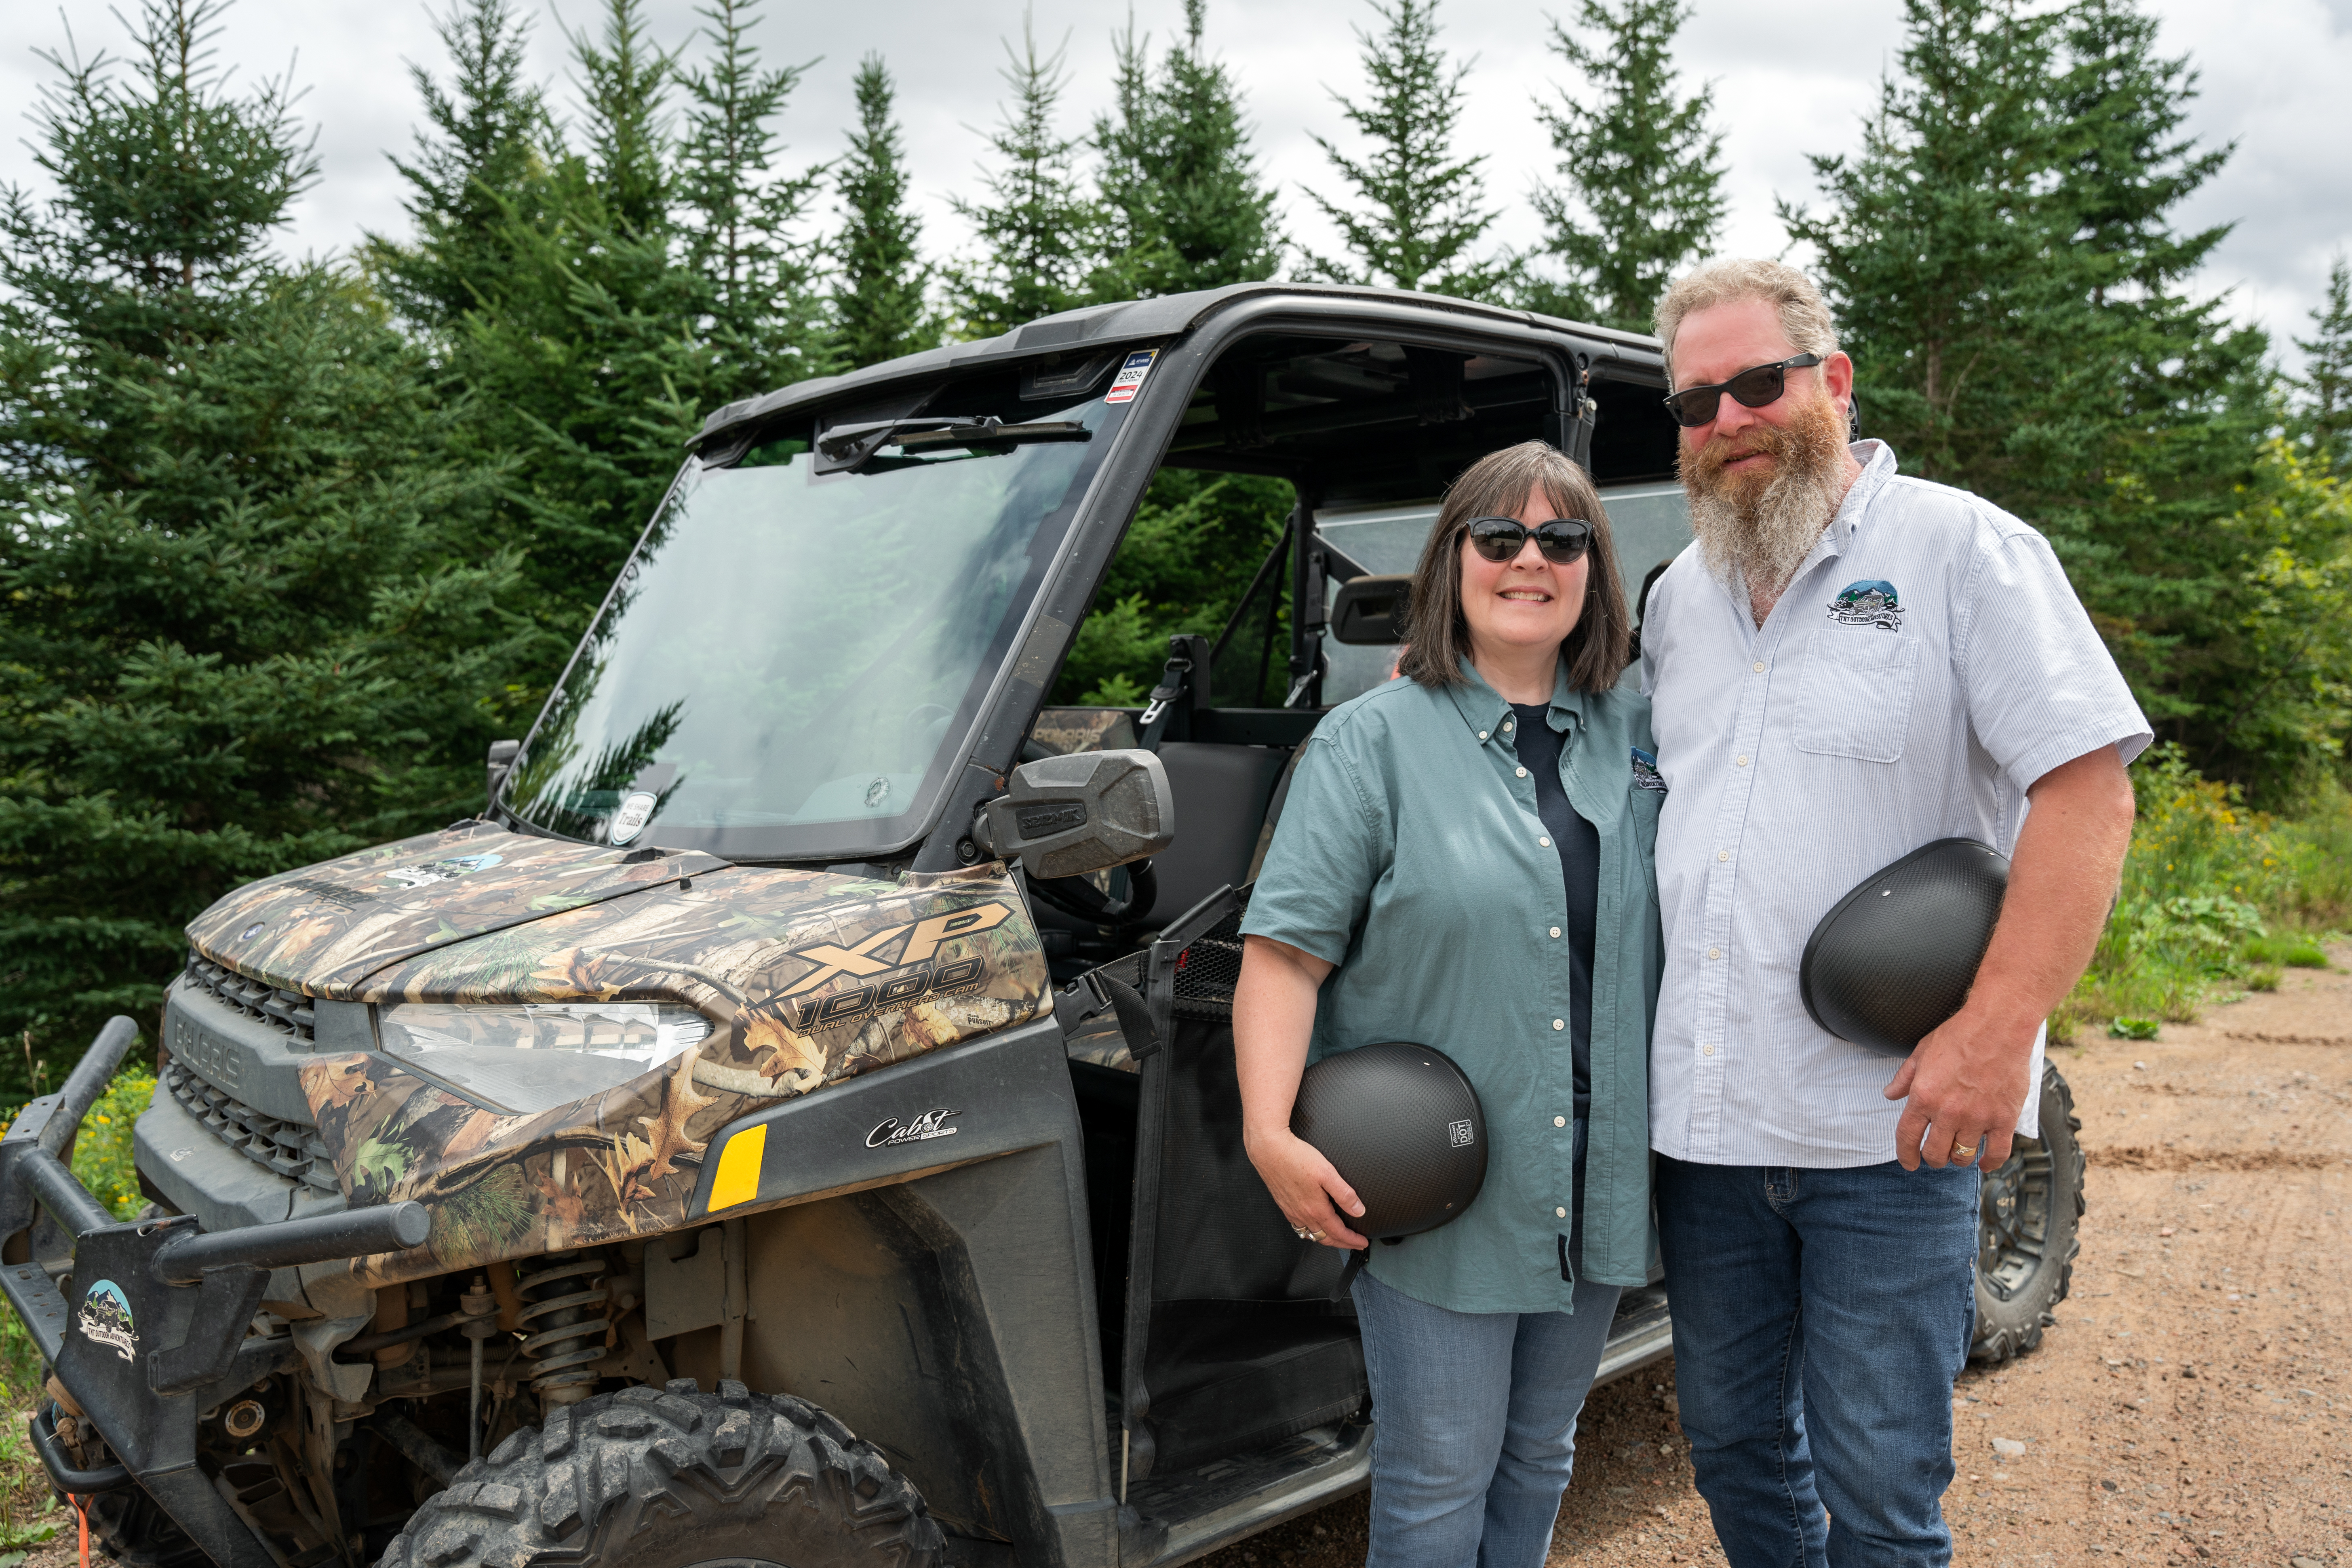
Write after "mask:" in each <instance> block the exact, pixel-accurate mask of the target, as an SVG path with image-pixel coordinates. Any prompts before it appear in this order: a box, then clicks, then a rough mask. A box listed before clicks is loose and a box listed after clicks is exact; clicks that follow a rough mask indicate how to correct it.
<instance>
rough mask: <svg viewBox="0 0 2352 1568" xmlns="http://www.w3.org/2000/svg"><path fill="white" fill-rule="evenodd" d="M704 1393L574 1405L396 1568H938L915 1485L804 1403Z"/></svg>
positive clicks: (435, 1512) (476, 1487) (726, 1389)
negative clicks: (757, 1567) (541, 1567)
mask: <svg viewBox="0 0 2352 1568" xmlns="http://www.w3.org/2000/svg"><path fill="white" fill-rule="evenodd" d="M946 1544H947V1543H946V1540H945V1538H944V1537H943V1536H942V1535H941V1533H940V1527H939V1525H938V1523H937V1522H936V1521H933V1520H932V1518H931V1517H930V1514H929V1511H927V1510H925V1508H924V1506H923V1500H922V1498H921V1496H920V1495H919V1494H918V1493H917V1491H916V1490H915V1489H914V1487H913V1485H912V1484H911V1483H909V1482H908V1480H907V1479H905V1478H904V1477H902V1476H900V1475H899V1474H898V1472H897V1471H895V1470H893V1469H892V1468H890V1466H889V1463H888V1462H887V1460H885V1459H884V1458H883V1457H882V1454H881V1451H880V1450H879V1449H877V1448H876V1447H874V1445H872V1444H871V1443H862V1442H859V1441H858V1440H857V1439H856V1437H854V1436H851V1435H850V1432H849V1429H848V1428H847V1427H845V1426H843V1425H842V1424H841V1423H840V1422H839V1421H836V1420H835V1419H834V1418H833V1417H832V1416H831V1415H826V1414H825V1413H824V1411H822V1410H819V1409H817V1408H816V1407H815V1406H814V1405H808V1404H806V1403H804V1402H803V1401H801V1400H798V1399H794V1398H792V1397H790V1396H788V1395H778V1394H753V1393H751V1392H750V1391H749V1390H748V1389H746V1388H745V1387H744V1386H743V1385H742V1384H740V1383H721V1384H719V1393H717V1394H704V1393H702V1392H700V1390H699V1389H698V1386H697V1385H696V1384H694V1382H693V1381H692V1380H691V1379H678V1380H676V1381H673V1382H672V1383H670V1384H668V1385H667V1387H666V1388H659V1389H656V1388H625V1389H623V1390H621V1391H620V1392H619V1393H617V1394H600V1395H598V1396H597V1397H595V1398H593V1399H588V1400H583V1402H581V1403H580V1404H578V1405H568V1406H566V1405H558V1406H556V1407H555V1409H554V1410H552V1411H551V1413H550V1415H549V1416H548V1419H547V1422H546V1425H545V1426H542V1427H541V1428H540V1429H538V1430H530V1429H528V1428H526V1429H525V1430H523V1431H520V1432H517V1433H516V1434H514V1436H511V1437H509V1438H508V1439H507V1440H506V1441H505V1442H503V1443H501V1444H499V1447H498V1448H497V1450H496V1451H495V1452H493V1453H492V1454H490V1455H489V1457H488V1458H485V1459H478V1460H476V1461H474V1462H473V1463H471V1464H469V1465H467V1467H466V1468H464V1469H462V1470H460V1471H458V1472H457V1480H456V1481H455V1483H454V1484H452V1485H451V1486H450V1487H449V1488H448V1489H447V1490H446V1491H442V1492H439V1493H436V1495H435V1496H434V1497H432V1498H431V1499H430V1500H427V1501H426V1502H425V1505H424V1506H423V1507H422V1508H419V1509H418V1510H416V1512H415V1514H414V1515H413V1516H412V1517H411V1518H410V1519H409V1521H408V1523H407V1525H406V1527H405V1528H404V1530H403V1531H402V1532H401V1534H400V1536H399V1537H398V1538H397V1539H396V1540H394V1542H393V1543H392V1544H391V1545H390V1546H389V1547H387V1548H385V1550H384V1554H383V1561H382V1563H381V1565H380V1568H477V1565H479V1568H521V1564H522V1563H525V1562H526V1561H527V1560H530V1559H531V1558H534V1557H540V1556H541V1555H542V1554H546V1555H547V1556H548V1558H549V1559H550V1560H552V1561H558V1562H562V1563H565V1564H568V1565H574V1568H623V1565H624V1564H625V1565H626V1568H690V1565H692V1564H695V1563H710V1562H713V1561H726V1562H730V1563H742V1564H749V1563H772V1564H777V1565H780V1568H852V1565H856V1568H883V1565H886V1564H887V1565H888V1568H933V1565H935V1564H937V1563H939V1562H940V1559H941V1558H942V1556H943V1555H944V1553H945V1548H946Z"/></svg>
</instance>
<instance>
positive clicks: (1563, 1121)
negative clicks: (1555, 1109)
mask: <svg viewBox="0 0 2352 1568" xmlns="http://www.w3.org/2000/svg"><path fill="white" fill-rule="evenodd" d="M1551 1124H1552V1125H1553V1126H1554V1127H1565V1126H1567V1125H1568V1118H1567V1117H1565V1116H1555V1117H1553V1118H1552V1119H1551Z"/></svg>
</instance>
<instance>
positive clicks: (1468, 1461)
mask: <svg viewBox="0 0 2352 1568" xmlns="http://www.w3.org/2000/svg"><path fill="white" fill-rule="evenodd" d="M1355 1296H1356V1316H1357V1320H1358V1321H1359V1322H1360V1323H1361V1324H1362V1326H1363V1331H1364V1370H1365V1372H1366V1373H1367V1374H1368V1375H1369V1376H1370V1380H1371V1384H1372V1421H1373V1429H1372V1548H1371V1552H1370V1555H1368V1556H1367V1557H1366V1558H1365V1559H1364V1563H1365V1568H1542V1565H1543V1560H1544V1557H1545V1555H1546V1553H1548V1552H1549V1551H1550V1550H1551V1527H1552V1521H1554V1520H1556V1519H1558V1518H1559V1498H1560V1493H1562V1492H1563V1491H1565V1490H1567V1489H1568V1477H1569V1471H1570V1468H1571V1467H1572V1466H1573V1465H1574V1463H1575V1461H1576V1415H1577V1412H1578V1411H1580V1410H1581V1409H1582V1408H1583V1407H1584V1394H1585V1391H1586V1390H1587V1389H1589V1388H1591V1386H1592V1373H1593V1372H1594V1370H1595V1369H1596V1368H1597V1367H1599V1366H1600V1364H1601V1346H1602V1345H1603V1344H1604V1343H1606V1342H1607V1341H1608V1338H1609V1320H1610V1319H1611V1318H1612V1317H1614V1316H1615V1315H1616V1312H1617V1287H1616V1286H1614V1285H1593V1284H1590V1283H1586V1284H1580V1285H1578V1286H1577V1288H1576V1294H1575V1297H1574V1300H1575V1303H1576V1310H1575V1311H1574V1312H1456V1311H1452V1310H1448V1309H1446V1308H1444V1307H1433V1306H1431V1305H1430V1304H1429V1303H1428V1302H1426V1301H1419V1300H1414V1299H1413V1298H1412V1297H1411V1296H1408V1295H1406V1294H1405V1293H1404V1292H1403V1291H1402V1290H1398V1289H1394V1288H1393V1287H1391V1286H1387V1285H1383V1284H1381V1282H1380V1281H1379V1280H1377V1279H1373V1278H1372V1277H1371V1276H1370V1274H1359V1275H1358V1276H1356V1287H1355Z"/></svg>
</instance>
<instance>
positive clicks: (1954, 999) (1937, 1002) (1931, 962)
mask: <svg viewBox="0 0 2352 1568" xmlns="http://www.w3.org/2000/svg"><path fill="white" fill-rule="evenodd" d="M2008 890H2009V862H2008V861H2007V860H2006V859H2004V858H2001V856H2000V854H1999V852H1997V851H1996V850H1994V849H1993V848H1992V847H1990V846H1989V845H1984V844H1979V843H1978V842H1977V841H1976V840H1975V839H1973V838H1938V839H1937V840H1936V842H1934V843H1933V844H1930V845H1927V846H1926V847H1924V848H1919V849H1914V850H1913V851H1911V853H1910V854H1908V855H1906V856H1905V857H1903V858H1902V859H1900V860H1897V861H1895V864H1893V865H1892V866H1889V867H1887V868H1885V870H1883V871H1881V872H1879V873H1878V874H1877V875H1876V876H1874V877H1872V878H1870V879H1868V880H1866V881H1864V883H1863V884H1862V885H1861V886H1859V887H1857V888H1855V889H1853V891H1852V892H1850V893H1848V894H1847V895H1846V896H1845V897H1844V898H1843V899H1840V900H1838V901H1837V905H1836V907H1835V908H1833V909H1832V910H1830V912H1829V913H1827V914H1825V915H1823V916H1822V923H1821V924H1819V925H1817V926H1815V927H1814V928H1813V934H1812V935H1811V938H1809V939H1808V940H1807V941H1806V942H1805V956H1804V959H1803V961H1802V962H1801V963H1799V965H1798V966H1797V988H1798V990H1799V992H1800V993H1801V994H1802V995H1803V996H1804V999H1805V1011H1806V1012H1808V1013H1810V1014H1811V1015H1812V1016H1813V1022H1814V1023H1816V1024H1819V1025H1820V1026H1822V1028H1824V1029H1827V1030H1828V1031H1829V1032H1830V1033H1831V1034H1832V1035H1835V1036H1836V1037H1838V1038H1839V1039H1841V1040H1850V1041H1852V1042H1853V1044H1855V1045H1857V1046H1864V1047H1869V1048H1870V1049H1871V1050H1874V1051H1879V1052H1882V1053H1884V1054H1885V1055H1887V1056H1894V1057H1906V1056H1909V1055H1910V1054H1911V1050H1912V1047H1915V1046H1916V1045H1917V1044H1918V1043H1919V1042H1920V1041H1921V1040H1924V1039H1926V1038H1927V1037H1928V1036H1929V1035H1930V1034H1932V1033H1934V1032H1935V1030H1936V1028H1937V1026H1939V1025H1941V1024H1942V1023H1943V1022H1944V1021H1945V1020H1946V1019H1948V1018H1949V1017H1950V1016H1952V1015H1953V1014H1955V1013H1957V1012H1958V1011H1959V1010H1960V1004H1961V1003H1963V1002H1965V1001H1967V1000H1968V999H1969V986H1970V985H1972V984H1975V983H1976V978H1977V965H1978V964H1979V963H1983V962H1984V955H1985V949H1986V948H1987V947H1989V946H1990V945H1991V942H1992V928H1993V922H1994V921H1998V920H1999V919H2000V900H2001V897H2002V895H2003V894H2005V893H2006V892H2008Z"/></svg>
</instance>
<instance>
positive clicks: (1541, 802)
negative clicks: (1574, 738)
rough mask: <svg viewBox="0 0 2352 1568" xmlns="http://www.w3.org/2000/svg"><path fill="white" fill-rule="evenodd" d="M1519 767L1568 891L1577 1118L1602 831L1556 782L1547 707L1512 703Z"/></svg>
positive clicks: (1584, 1069)
mask: <svg viewBox="0 0 2352 1568" xmlns="http://www.w3.org/2000/svg"><path fill="white" fill-rule="evenodd" d="M1511 711H1512V712H1513V713H1514V714H1516V715H1517V720H1516V722H1515V724H1514V726H1513V729H1514V739H1515V740H1516V741H1517V747H1518V753H1519V765H1520V766H1521V767H1523V768H1525V769H1527V770H1528V777H1529V778H1530V779H1532V780H1533V781H1534V783H1535V786H1536V815H1537V816H1538V817H1540V818H1542V819H1543V825H1544V827H1545V829H1546V830H1547V831H1548V832H1549V834H1550V835H1551V841H1552V844H1553V847H1556V848H1558V849H1559V874H1560V880H1561V882H1562V883H1563V884H1564V885H1565V887H1566V889H1567V892H1568V937H1567V941H1568V973H1569V1016H1568V1026H1569V1030H1570V1036H1569V1037H1570V1040H1571V1041H1572V1042H1573V1048H1574V1050H1575V1053H1576V1114H1577V1116H1578V1117H1579V1118H1580V1119H1581V1118H1582V1117H1583V1116H1584V1115H1585V1114H1586V1113H1587V1112H1588V1111H1589V1110H1591V1106H1592V927H1593V922H1594V917H1595V914H1596V911H1597V909H1598V906H1599V903H1600V898H1601V830H1600V829H1598V828H1596V827H1594V826H1592V824H1591V823H1589V822H1587V821H1585V820H1584V818H1582V817H1581V816H1578V815H1577V814H1576V808H1575V807H1574V806H1572V805H1570V804H1569V803H1568V791H1567V790H1566V789H1564V788H1563V787H1561V784H1560V782H1559V743H1560V735H1559V731H1556V730H1554V729H1553V728H1552V727H1551V724H1550V722H1549V719H1550V714H1551V707H1550V705H1549V703H1541V702H1538V703H1536V704H1534V705H1533V706H1528V705H1527V704H1524V703H1518V702H1514V703H1512V704H1511Z"/></svg>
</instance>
